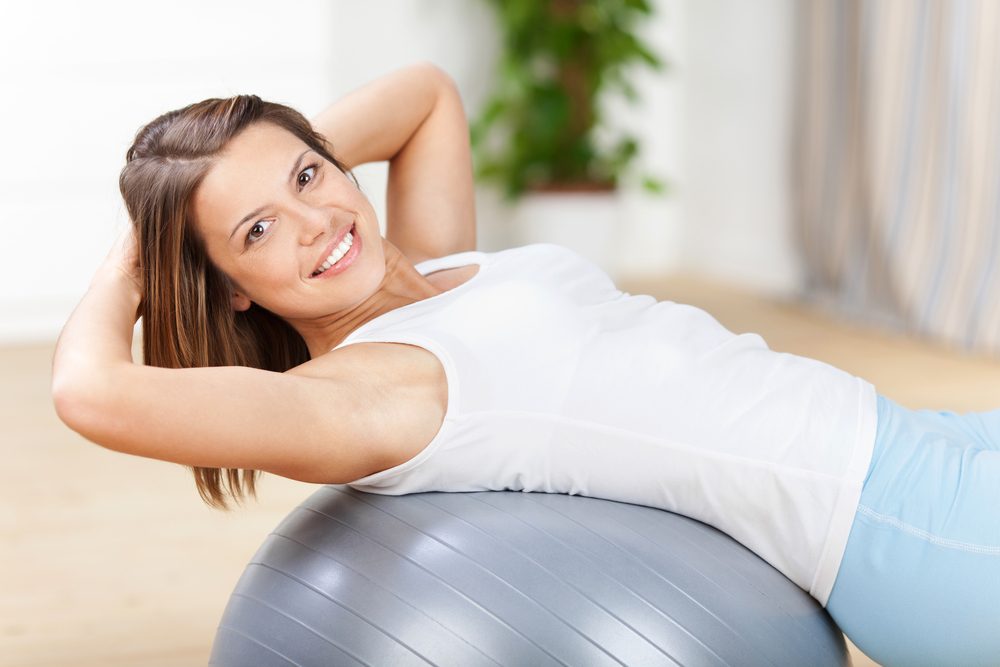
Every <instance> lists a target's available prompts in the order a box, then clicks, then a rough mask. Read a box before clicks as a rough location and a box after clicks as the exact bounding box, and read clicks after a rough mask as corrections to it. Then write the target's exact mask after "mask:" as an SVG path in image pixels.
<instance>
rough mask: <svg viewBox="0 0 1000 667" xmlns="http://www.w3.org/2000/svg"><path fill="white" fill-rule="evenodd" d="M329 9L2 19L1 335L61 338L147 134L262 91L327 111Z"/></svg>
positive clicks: (257, 6)
mask: <svg viewBox="0 0 1000 667" xmlns="http://www.w3.org/2000/svg"><path fill="white" fill-rule="evenodd" d="M332 22H333V11H332V9H331V6H330V5H329V3H327V2H324V1H322V0H311V1H307V2H299V3H295V4H294V5H292V4H289V5H287V6H286V5H284V4H281V5H279V4H278V3H274V2H268V1H266V0H241V1H239V2H237V1H235V0H227V1H224V2H222V1H220V2H205V3H203V2H197V1H196V0H178V1H175V2H171V3H158V4H156V5H152V4H148V3H137V2H126V1H119V2H114V1H109V0H102V1H101V2H90V3H76V2H68V1H65V0H64V1H54V2H45V3H11V4H10V5H7V6H6V7H5V11H4V17H3V21H2V23H0V63H3V70H2V72H0V77H2V80H0V84H2V85H0V90H2V94H3V105H2V107H0V114H2V117H0V120H2V122H0V146H3V153H4V158H5V159H3V160H2V161H0V210H2V211H3V214H4V217H3V219H2V220H0V230H2V233H0V340H2V341H15V340H31V339H46V338H54V336H55V335H56V334H57V333H58V331H59V329H60V328H61V326H62V323H63V322H64V320H65V319H66V317H67V316H68V315H69V312H70V311H71V309H72V307H73V305H74V304H75V303H76V301H77V300H78V299H79V297H80V296H81V295H82V294H83V293H84V291H85V290H86V287H87V284H88V282H89V279H90V276H91V275H92V273H93V271H94V269H95V268H96V267H97V265H98V264H99V262H100V260H101V259H102V258H103V257H104V255H105V254H106V252H107V249H108V248H109V247H110V245H111V242H112V240H113V239H114V238H115V236H116V234H117V232H118V230H120V229H122V228H123V227H124V224H125V219H126V218H125V213H124V206H123V205H122V203H121V199H120V196H119V194H118V183H117V179H118V173H119V171H120V170H121V168H122V166H123V165H124V163H125V150H126V149H127V148H128V146H129V145H130V144H131V141H132V138H133V136H134V134H135V132H136V130H138V129H139V127H140V126H141V125H143V124H144V123H146V122H148V121H149V120H152V119H153V118H154V117H155V116H157V115H158V114H160V113H163V112H164V111H167V110H169V109H173V108H176V107H179V106H183V105H185V104H188V103H190V102H194V101H197V100H200V99H203V98H206V97H213V96H218V97H224V96H229V95H233V94H237V93H243V92H255V93H257V94H259V95H261V96H262V97H265V98H268V97H270V98H274V99H277V100H281V101H283V102H286V103H287V104H290V105H292V106H296V107H299V108H301V109H302V110H303V111H307V110H308V111H317V110H319V108H321V105H322V104H324V103H325V102H327V101H328V100H329V99H330V96H331V93H332V90H333V88H334V86H333V79H332V77H331V76H330V72H331V71H332V67H331V60H332V53H331V51H330V50H329V48H328V45H329V26H330V25H331V24H332Z"/></svg>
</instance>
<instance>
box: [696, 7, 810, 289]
mask: <svg viewBox="0 0 1000 667" xmlns="http://www.w3.org/2000/svg"><path fill="white" fill-rule="evenodd" d="M680 9H681V10H682V14H683V17H682V19H681V21H682V24H683V28H682V29H681V30H680V31H679V34H680V36H681V39H682V40H683V43H682V44H681V45H680V46H679V50H680V54H681V62H679V63H678V81H677V85H679V86H680V87H681V88H682V90H681V92H680V97H681V98H682V100H683V102H682V105H683V112H682V115H683V121H682V127H683V129H682V131H681V134H680V138H681V141H682V151H683V158H682V164H683V167H682V183H681V187H680V192H679V193H678V196H679V199H680V200H681V202H682V207H683V213H682V216H683V220H684V225H683V238H682V247H683V253H682V260H681V263H680V265H681V267H682V268H684V269H689V270H696V271H699V272H702V273H704V274H706V275H709V276H714V277H718V278H721V279H723V280H726V281H729V282H734V283H737V284H740V285H743V286H746V287H751V288H756V289H758V290H760V291H765V292H771V293H791V292H794V291H796V290H797V289H798V288H799V286H800V285H801V284H802V280H803V276H802V267H801V264H800V261H799V257H798V253H797V252H796V251H795V249H794V247H793V241H792V238H793V237H792V226H791V225H792V210H791V204H790V191H789V177H790V173H789V168H790V166H789V165H790V153H791V146H790V137H791V132H790V130H791V126H790V124H791V122H792V111H793V109H792V77H793V66H794V61H793V58H794V54H793V37H794V32H793V29H794V20H793V19H794V9H795V7H794V0H757V1H756V2H740V1H739V0H690V1H688V2H683V3H681V6H680Z"/></svg>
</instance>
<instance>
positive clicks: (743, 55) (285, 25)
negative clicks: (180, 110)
mask: <svg viewBox="0 0 1000 667" xmlns="http://www.w3.org/2000/svg"><path fill="white" fill-rule="evenodd" d="M791 4H792V0H760V1H759V2H757V3H753V4H749V3H741V2H737V1H736V0H658V1H657V2H656V3H655V5H656V6H657V9H658V14H657V17H656V19H655V20H654V21H653V22H651V23H650V24H649V25H647V26H645V28H644V34H645V35H646V37H647V39H648V40H649V41H650V42H651V43H652V44H653V45H654V47H655V48H656V49H657V50H658V51H659V52H660V53H661V54H662V55H664V56H666V57H667V59H669V60H670V61H671V62H672V64H673V67H672V70H671V71H670V72H669V73H668V74H666V75H659V74H655V73H652V72H640V73H638V77H637V80H638V82H639V85H640V89H641V94H642V96H643V99H644V102H645V103H644V105H643V106H642V107H641V108H631V107H627V106H626V105H624V104H620V103H615V102H611V103H610V107H611V109H612V110H613V114H612V115H613V116H614V117H615V118H617V119H619V120H620V122H621V124H622V126H623V127H629V128H632V129H634V130H636V132H637V134H638V135H639V137H640V139H641V140H642V142H643V150H644V155H643V158H642V166H643V167H644V168H646V169H647V170H648V171H651V172H654V173H657V174H658V175H660V176H663V177H666V178H667V179H668V180H669V181H671V182H672V184H673V185H674V190H673V193H672V195H671V196H670V197H668V198H666V199H663V198H654V197H649V196H645V195H642V194H639V193H634V192H630V193H628V194H627V196H626V214H625V216H624V218H625V219H624V220H623V222H622V230H623V231H622V233H623V235H624V237H625V239H626V242H625V249H624V251H625V253H626V254H627V255H628V257H627V259H628V261H629V262H630V263H631V266H632V267H633V269H634V271H633V272H634V273H639V274H646V273H662V272H664V271H668V270H671V269H675V268H679V267H680V268H692V267H693V268H695V269H698V270H701V271H703V272H707V273H709V274H712V275H718V276H720V277H724V278H732V279H736V280H739V281H740V282H741V283H743V284H745V285H751V286H753V285H756V286H759V287H762V288H764V289H770V290H773V291H790V290H791V289H792V288H793V287H794V286H795V285H796V284H797V280H798V277H797V273H796V266H795V261H794V253H793V252H792V251H791V250H790V247H789V243H788V236H789V235H788V231H787V229H788V222H789V211H788V209H787V204H786V201H787V192H786V188H787V185H786V182H787V179H786V176H787V174H786V173H785V165H786V161H787V153H788V150H787V140H786V139H785V131H786V130H785V128H786V125H787V122H788V109H787V106H788V104H787V103H788V96H789V81H790V74H791V73H790V64H791V62H790V39H791V13H792V6H791ZM390 17H391V20H389V18H390ZM498 53H499V37H498V35H497V33H496V27H495V25H494V23H493V19H492V9H491V7H490V6H489V3H488V2H486V0H380V1H379V2H372V3H354V2H347V1H342V2H327V1H324V0H307V1H305V2H297V3H277V2H271V1H267V0H242V1H239V2H237V1H235V0H216V1H214V2H205V3H203V2H197V1H196V0H178V1H176V2H172V3H169V4H167V3H162V4H156V5H154V4H150V3H136V2H125V1H123V0H119V1H115V0H101V1H100V2H90V3H76V2H71V1H69V0H53V1H51V2H48V3H17V4H13V5H10V6H8V7H7V8H6V11H5V15H4V20H3V22H2V23H0V67H2V69H0V94H2V99H3V102H4V104H3V105H2V107H0V114H2V116H0V120H2V122H0V146H2V147H3V154H4V157H5V159H4V160H2V161H0V210H2V211H3V213H4V214H5V217H4V219H3V220H2V221H0V231H2V234H0V342H5V341H22V340H45V339H53V338H54V337H55V335H56V334H57V333H58V331H59V329H60V327H61V326H62V323H63V322H64V321H65V319H66V317H67V316H68V315H69V313H70V311H71V309H72V307H73V305H74V304H75V303H76V301H77V300H78V299H79V297H80V296H81V295H82V294H83V292H84V291H85V289H86V287H87V284H88V281H89V279H90V276H91V274H92V272H93V270H94V269H95V268H96V266H97V265H98V264H99V262H100V260H101V259H102V258H103V256H104V254H105V252H106V250H107V248H108V247H109V246H110V243H111V241H112V240H113V238H114V237H115V235H116V234H117V232H118V230H119V229H121V228H122V226H123V225H124V224H125V216H124V210H123V206H122V204H121V201H120V197H119V194H118V189H117V177H118V172H119V171H120V169H121V167H122V165H123V164H124V153H125V150H126V148H127V147H128V145H129V144H130V143H131V140H132V137H133V135H134V133H135V131H136V130H138V128H139V127H140V126H141V125H142V124H144V123H146V122H148V121H149V120H151V119H152V118H153V117H155V116H156V115H158V114H160V113H162V112H164V111H166V110H169V109H173V108H176V107H179V106H182V105H184V104H188V103H190V102H194V101H197V100H200V99H203V98H205V97H212V96H218V97H222V96H228V95H232V94H236V93H243V92H255V93H257V94H259V95H261V96H262V97H264V98H265V99H274V100H276V101H280V102H283V103H286V104H290V105H291V106H294V107H296V108H298V109H299V110H301V111H302V112H303V113H305V114H306V115H307V116H308V115H312V114H314V113H316V112H318V111H319V110H320V109H322V108H323V107H324V106H325V105H326V104H328V103H329V102H330V101H332V100H333V99H335V98H336V97H337V96H339V95H341V94H343V93H346V92H347V91H349V90H351V89H352V88H354V87H356V86H358V85H361V84H362V83H364V82H366V81H368V80H370V79H372V78H374V77H376V76H378V75H379V74H381V73H384V72H386V71H388V70H390V69H393V68H395V67H397V66H401V65H403V64H406V63H410V62H414V61H417V60H430V61H432V62H435V63H437V64H438V65H439V66H441V67H442V68H444V69H445V70H446V71H448V72H449V73H450V74H451V75H452V77H453V78H455V80H456V82H457V83H458V85H459V88H460V90H461V91H462V95H463V99H464V101H465V104H466V110H467V112H468V113H469V115H470V116H471V115H473V114H474V113H475V112H476V111H477V110H478V108H479V106H480V105H481V103H482V101H483V100H484V98H485V95H486V93H487V91H488V89H489V86H490V84H491V77H492V74H493V64H494V62H495V60H496V58H497V56H498ZM358 175H359V177H360V179H361V183H362V188H363V189H364V190H365V192H366V193H367V194H368V195H369V197H370V198H371V199H372V201H373V204H374V205H375V208H376V211H378V213H379V214H380V218H381V219H382V220H384V215H383V213H384V187H385V165H370V166H367V167H363V168H361V169H360V170H359V173H358ZM477 203H478V208H479V210H478V214H479V230H480V236H479V239H480V247H481V248H482V249H484V250H494V249H498V248H499V247H503V244H504V233H503V232H504V228H503V225H504V219H503V216H504V215H505V213H504V210H503V209H502V208H500V207H498V206H497V205H496V202H495V197H493V195H492V193H491V192H490V191H488V190H483V189H480V190H479V192H478V193H477ZM383 225H384V222H383ZM383 229H384V226H383Z"/></svg>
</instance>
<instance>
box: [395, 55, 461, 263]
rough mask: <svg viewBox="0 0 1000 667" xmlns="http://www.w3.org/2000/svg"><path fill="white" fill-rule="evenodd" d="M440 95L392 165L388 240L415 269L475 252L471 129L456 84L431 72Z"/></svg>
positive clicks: (441, 74)
mask: <svg viewBox="0 0 1000 667" xmlns="http://www.w3.org/2000/svg"><path fill="white" fill-rule="evenodd" d="M428 67H429V68H430V70H431V72H432V74H433V77H434V79H435V80H436V81H437V90H438V94H437V97H436V100H435V102H434V106H433V108H432V109H431V111H430V113H429V114H428V115H427V117H426V118H425V119H424V121H423V122H422V123H421V124H420V126H419V127H418V128H417V130H416V131H415V132H414V133H413V135H412V136H411V137H410V139H409V140H408V141H407V142H406V144H405V145H404V146H403V147H402V149H400V151H399V152H398V153H397V154H396V155H395V157H393V158H392V159H391V160H390V161H389V180H388V186H387V189H386V238H387V239H388V241H389V242H390V243H392V244H393V245H394V246H396V247H397V248H399V249H400V251H402V253H403V254H404V255H406V256H407V257H408V258H409V259H410V261H412V262H413V263H417V262H421V261H423V260H426V259H431V258H434V257H442V256H444V255H450V254H452V253H456V252H462V251H465V250H475V248H476V211H475V195H474V190H473V178H472V155H471V151H470V147H469V127H468V122H467V120H466V117H465V111H464V109H463V107H462V99H461V97H460V95H459V93H458V89H457V87H456V86H455V84H454V82H453V81H452V80H451V78H450V77H448V75H447V74H445V73H444V72H443V71H442V70H440V69H438V68H436V67H433V66H428Z"/></svg>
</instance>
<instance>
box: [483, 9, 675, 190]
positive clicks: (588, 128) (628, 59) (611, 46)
mask: <svg viewBox="0 0 1000 667" xmlns="http://www.w3.org/2000/svg"><path fill="white" fill-rule="evenodd" d="M491 2H492V4H493V5H494V7H495V9H496V11H497V15H498V17H499V19H500V22H501V26H502V31H503V43H504V49H503V54H502V56H501V59H500V63H499V72H498V74H499V76H498V80H497V84H496V88H495V89H494V91H493V92H492V94H491V95H490V97H489V98H488V99H487V101H486V103H485V105H484V106H483V109H482V112H481V113H480V114H479V115H478V117H477V118H476V119H475V120H474V121H473V122H472V124H471V141H472V147H473V151H474V156H475V160H476V175H477V177H478V178H479V179H480V180H481V181H492V182H496V183H499V184H500V185H501V186H502V188H503V190H504V193H505V195H506V197H507V198H508V200H513V199H516V198H517V197H519V196H520V195H521V194H522V193H523V192H524V191H525V190H528V189H531V190H550V191H551V190H602V189H604V190H610V189H613V188H615V187H617V185H618V181H619V177H620V176H621V175H622V174H623V172H624V171H625V170H626V168H627V167H628V165H629V164H630V163H631V162H632V161H633V159H634V158H635V157H636V156H637V155H638V152H639V146H638V142H637V140H636V139H635V137H633V136H630V135H624V136H619V137H617V139H614V140H612V141H611V145H610V146H607V147H599V146H597V145H596V143H595V136H594V135H595V133H594V130H595V129H597V128H599V127H601V124H602V119H601V109H600V105H599V102H600V99H601V97H602V96H604V95H605V94H607V93H611V92H615V91H617V92H621V93H622V94H624V95H625V97H626V99H627V100H629V101H630V102H632V103H635V102H636V101H638V94H637V92H636V90H635V87H634V86H633V85H632V83H631V81H630V80H629V75H630V74H631V73H632V72H633V71H634V69H630V67H629V66H631V65H633V64H642V65H644V66H648V67H651V68H653V69H656V70H660V69H662V68H663V62H662V61H661V60H660V58H659V57H658V56H657V55H656V54H655V53H653V51H651V50H650V49H649V47H647V46H646V45H645V44H643V43H642V41H640V40H639V38H638V37H636V35H635V33H634V26H635V25H636V24H637V22H638V21H640V20H641V19H643V18H645V17H647V16H649V15H650V14H651V13H652V9H651V7H650V4H649V2H647V0H491ZM642 184H643V186H644V187H645V188H646V189H647V190H650V191H653V192H661V191H662V190H663V184H662V183H661V182H660V181H658V180H656V179H654V178H651V177H648V176H647V177H644V178H643V179H642Z"/></svg>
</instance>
